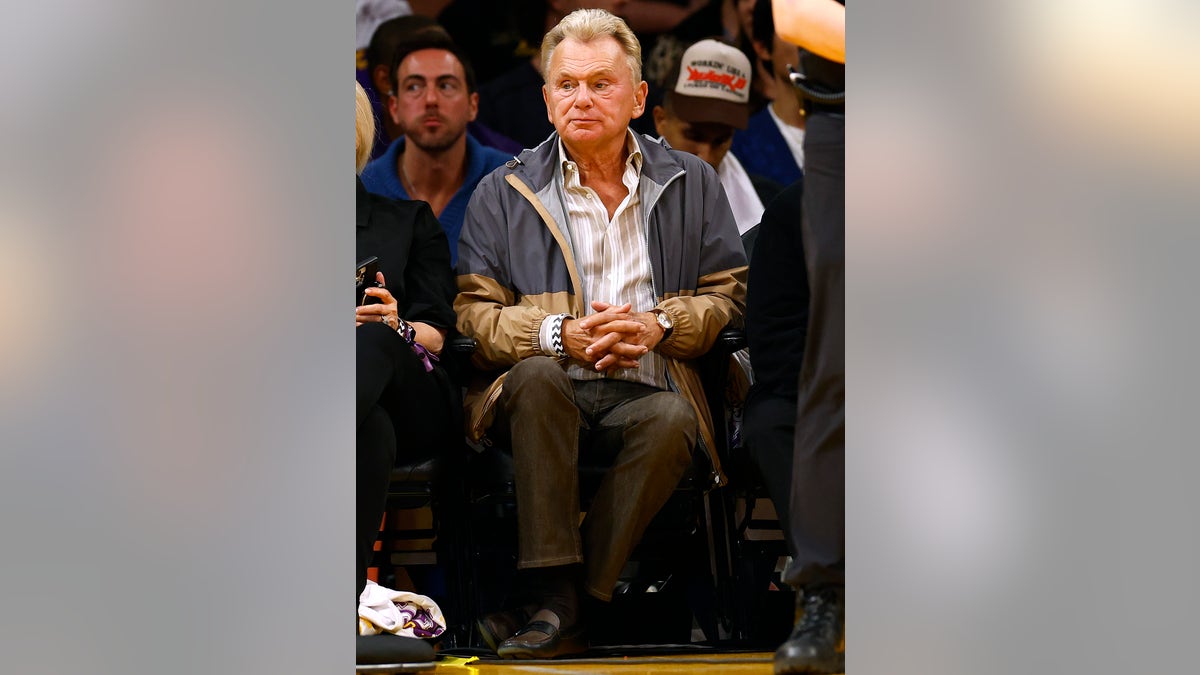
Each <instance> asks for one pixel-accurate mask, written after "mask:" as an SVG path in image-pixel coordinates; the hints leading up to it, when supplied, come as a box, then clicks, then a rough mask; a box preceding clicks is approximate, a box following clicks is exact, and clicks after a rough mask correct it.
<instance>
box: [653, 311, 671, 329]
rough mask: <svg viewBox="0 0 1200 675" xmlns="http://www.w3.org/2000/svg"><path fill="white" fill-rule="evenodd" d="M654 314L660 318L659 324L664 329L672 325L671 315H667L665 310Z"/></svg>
mask: <svg viewBox="0 0 1200 675" xmlns="http://www.w3.org/2000/svg"><path fill="white" fill-rule="evenodd" d="M654 316H655V318H657V319H658V325H660V326H662V327H663V330H667V329H668V328H670V327H671V325H672V324H671V317H669V316H667V314H666V313H665V312H656V313H655V314H654Z"/></svg>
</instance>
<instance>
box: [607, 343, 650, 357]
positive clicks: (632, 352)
mask: <svg viewBox="0 0 1200 675" xmlns="http://www.w3.org/2000/svg"><path fill="white" fill-rule="evenodd" d="M648 351H650V349H649V348H648V347H647V346H646V345H632V344H629V343H628V342H618V343H617V344H615V345H613V346H612V347H611V348H609V350H608V353H609V354H614V355H616V356H618V357H625V358H628V359H640V358H641V357H643V356H645V355H646V352H648Z"/></svg>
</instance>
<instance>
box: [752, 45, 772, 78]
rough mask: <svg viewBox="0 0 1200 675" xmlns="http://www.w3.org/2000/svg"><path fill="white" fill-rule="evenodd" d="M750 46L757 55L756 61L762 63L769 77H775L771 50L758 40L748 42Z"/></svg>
mask: <svg viewBox="0 0 1200 675" xmlns="http://www.w3.org/2000/svg"><path fill="white" fill-rule="evenodd" d="M750 45H751V46H753V47H754V53H755V54H757V55H758V60H759V61H762V64H763V67H764V68H766V69H767V72H768V73H771V76H772V77H774V76H775V62H774V61H772V59H771V56H772V54H771V49H770V47H767V46H766V45H765V44H763V43H761V42H759V41H758V40H750Z"/></svg>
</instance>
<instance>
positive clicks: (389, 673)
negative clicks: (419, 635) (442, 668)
mask: <svg viewBox="0 0 1200 675" xmlns="http://www.w3.org/2000/svg"><path fill="white" fill-rule="evenodd" d="M434 668H437V662H436V661H427V662H424V663H372V664H366V665H357V666H355V667H354V672H356V673H368V674H369V675H393V674H394V673H420V672H424V671H426V670H433V669H434Z"/></svg>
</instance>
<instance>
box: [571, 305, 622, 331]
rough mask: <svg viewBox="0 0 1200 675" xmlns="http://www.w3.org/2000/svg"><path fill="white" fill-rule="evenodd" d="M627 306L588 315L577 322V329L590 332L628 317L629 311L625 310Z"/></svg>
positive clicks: (610, 308)
mask: <svg viewBox="0 0 1200 675" xmlns="http://www.w3.org/2000/svg"><path fill="white" fill-rule="evenodd" d="M626 307H628V305H623V306H622V307H611V306H610V307H609V308H608V309H606V310H604V311H603V312H599V313H597V314H590V315H588V316H585V317H584V318H582V319H580V320H579V327H580V328H582V329H583V330H590V329H592V328H594V327H596V326H599V325H602V324H605V323H608V322H609V321H619V320H621V319H624V318H626V317H628V316H629V311H628V310H627V309H625V308H626Z"/></svg>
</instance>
